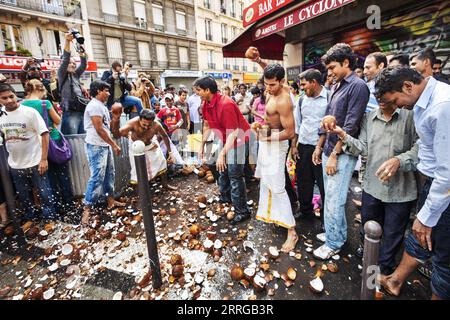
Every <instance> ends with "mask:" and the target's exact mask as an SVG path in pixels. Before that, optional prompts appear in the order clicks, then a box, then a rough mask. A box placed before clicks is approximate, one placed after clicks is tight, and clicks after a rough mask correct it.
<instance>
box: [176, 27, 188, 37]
mask: <svg viewBox="0 0 450 320" xmlns="http://www.w3.org/2000/svg"><path fill="white" fill-rule="evenodd" d="M177 34H179V35H182V36H185V35H186V34H187V32H186V29H178V28H177Z"/></svg>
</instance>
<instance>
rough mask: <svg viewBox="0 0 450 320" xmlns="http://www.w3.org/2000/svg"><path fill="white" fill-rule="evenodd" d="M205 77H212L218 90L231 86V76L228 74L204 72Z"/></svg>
mask: <svg viewBox="0 0 450 320" xmlns="http://www.w3.org/2000/svg"><path fill="white" fill-rule="evenodd" d="M206 75H209V76H211V77H213V78H214V79H215V80H216V82H217V84H218V85H219V88H223V87H224V86H231V79H232V77H233V75H232V74H231V73H229V72H206Z"/></svg>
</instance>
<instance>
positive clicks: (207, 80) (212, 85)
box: [194, 76, 219, 93]
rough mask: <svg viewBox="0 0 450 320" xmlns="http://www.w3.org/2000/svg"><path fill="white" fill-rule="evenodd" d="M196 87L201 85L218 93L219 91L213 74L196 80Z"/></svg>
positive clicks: (201, 87) (203, 88)
mask: <svg viewBox="0 0 450 320" xmlns="http://www.w3.org/2000/svg"><path fill="white" fill-rule="evenodd" d="M194 87H199V88H200V89H202V90H206V89H209V91H211V93H216V92H217V91H219V89H218V88H217V82H216V80H214V79H213V78H212V77H211V76H204V77H201V78H198V79H197V80H195V82H194Z"/></svg>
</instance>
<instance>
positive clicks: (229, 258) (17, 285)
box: [0, 174, 431, 300]
mask: <svg viewBox="0 0 450 320" xmlns="http://www.w3.org/2000/svg"><path fill="white" fill-rule="evenodd" d="M172 184H174V185H176V186H177V187H178V191H171V192H169V191H165V190H162V189H161V188H160V186H159V185H157V184H153V186H152V188H151V189H152V194H153V211H154V214H155V225H156V232H157V240H158V250H159V257H160V263H161V270H162V277H163V286H162V288H160V290H154V289H152V286H151V277H150V274H151V273H150V272H149V260H148V255H147V246H146V242H145V237H144V232H143V222H142V215H141V214H140V212H139V211H138V210H137V208H136V207H137V201H136V198H135V197H133V191H132V190H128V192H127V196H126V197H125V198H124V200H127V203H128V205H129V206H128V207H127V208H126V210H117V209H116V210H113V211H110V212H106V210H104V212H103V213H102V214H100V215H99V217H98V218H97V219H94V221H93V224H92V225H91V227H92V228H81V227H80V226H79V225H77V224H69V223H62V222H58V223H57V224H56V225H55V226H54V227H53V229H52V230H50V229H48V231H49V232H48V233H49V235H48V236H46V237H44V236H41V237H40V238H41V239H38V238H36V239H34V240H29V241H28V245H27V247H26V248H20V249H19V248H17V244H16V243H15V242H14V240H13V238H11V237H8V236H6V235H5V234H4V233H3V232H2V233H1V234H0V250H1V253H0V274H1V277H0V299H16V300H19V299H43V298H44V299H89V300H90V299H113V298H114V299H149V300H160V299H162V300H167V299H177V300H178V299H183V300H188V299H230V300H235V299H244V300H246V299H257V300H270V299H288V300H294V299H298V300H310V299H314V300H315V299H317V300H320V299H338V300H340V299H346V300H357V299H359V297H360V290H361V277H360V272H361V269H362V261H361V259H360V258H358V257H356V256H355V255H354V252H355V251H356V248H357V247H358V242H359V234H358V233H359V228H360V225H359V224H358V223H355V222H354V217H355V214H356V213H358V210H357V208H356V206H355V205H354V204H353V202H352V201H351V200H352V199H358V198H360V195H361V194H360V189H358V187H359V185H358V183H357V182H356V179H355V178H354V180H353V182H352V186H351V188H350V190H349V194H348V201H347V221H348V226H349V228H348V241H347V243H346V245H345V246H344V248H343V250H342V251H341V252H340V253H339V255H338V256H336V257H334V258H335V259H332V261H333V262H334V263H335V265H337V267H338V271H337V272H335V273H332V272H330V271H329V270H328V268H326V267H325V266H324V265H326V264H327V263H329V262H330V261H325V262H321V261H318V260H316V259H314V258H313V256H312V252H310V251H311V249H308V248H313V249H315V248H317V247H318V246H320V245H321V243H320V242H319V241H317V240H316V239H315V235H316V234H317V233H318V232H319V231H320V221H319V219H317V218H314V217H312V218H308V219H304V220H300V221H298V225H297V232H298V234H299V237H300V240H299V242H298V244H297V246H296V249H295V251H294V252H292V253H291V254H284V253H281V252H280V256H279V258H277V259H275V260H274V259H273V258H271V257H270V256H269V255H268V252H269V247H271V246H275V247H277V248H278V249H280V248H281V245H282V244H283V242H284V240H285V237H286V230H285V229H283V228H280V227H277V226H274V225H269V224H265V223H263V222H260V221H257V220H256V219H254V218H253V219H251V220H247V221H245V222H243V223H241V224H238V225H236V226H232V225H230V224H229V222H228V220H227V215H230V211H231V208H229V206H228V207H227V206H226V205H223V204H219V203H218V198H217V196H218V188H217V186H216V184H214V183H211V184H210V183H207V182H206V180H205V178H203V179H199V178H198V177H197V176H196V175H195V174H190V175H189V176H179V177H176V178H174V180H172ZM247 188H248V189H250V193H249V197H248V200H249V201H252V202H253V203H251V202H250V203H251V206H252V208H253V216H254V215H255V214H256V210H257V200H258V199H257V198H258V184H257V183H252V184H250V185H249V186H247ZM199 196H200V198H199ZM201 196H205V198H206V199H201V198H202V197H201ZM198 200H200V201H204V200H206V201H204V202H206V204H205V205H200V204H199V202H198ZM171 208H172V210H171ZM174 209H175V210H174ZM192 225H197V226H198V227H199V228H198V229H199V230H197V231H199V234H198V235H196V236H194V235H193V233H194V234H195V233H196V232H192V231H195V230H191V229H192V228H191V227H192ZM42 229H43V226H40V229H39V231H42ZM194 229H195V228H194ZM44 235H45V233H44ZM44 238H46V239H44ZM207 239H210V240H211V242H210V243H213V244H214V245H215V248H212V250H208V248H209V246H210V243H208V241H206V240H207ZM218 240H220V241H218ZM244 241H247V242H245V243H246V244H248V245H250V246H252V247H253V248H248V247H247V248H246V249H245V250H244V246H243V244H244ZM205 247H206V248H205ZM175 254H179V255H180V256H181V258H182V263H181V266H179V267H177V268H178V269H177V268H175V266H176V265H179V263H178V262H177V263H175V262H174V264H171V261H170V260H171V258H173V256H174V255H175ZM399 258H400V257H399ZM172 262H173V261H172ZM236 265H239V266H240V267H241V268H242V269H246V268H248V267H250V271H251V272H255V273H256V275H257V276H259V279H261V278H262V279H264V280H265V281H263V283H264V282H267V285H266V286H265V288H264V289H263V290H262V291H259V290H258V289H260V287H258V286H256V287H254V285H253V283H252V282H253V281H251V278H249V279H250V280H248V279H243V280H240V281H234V280H233V279H232V278H231V276H230V270H231V268H233V267H234V266H236ZM290 268H291V270H290V272H289V275H290V276H291V280H290V279H289V278H288V275H287V273H288V269H290ZM175 269H177V270H175ZM180 269H181V271H180ZM253 269H255V270H253ZM292 269H294V270H295V271H296V272H295V273H296V274H295V277H294V278H295V279H294V280H292V277H293V274H292ZM319 273H320V278H321V280H322V281H323V284H324V290H323V292H322V293H321V294H316V293H313V292H312V290H311V289H310V288H309V283H310V281H311V280H312V279H313V278H314V277H315V276H316V275H318V274H319ZM430 296H431V292H430V288H429V281H428V280H426V279H425V278H424V277H422V276H421V275H419V274H418V273H417V272H416V273H414V274H413V275H411V277H410V278H409V279H408V281H407V283H406V284H405V286H404V288H403V289H402V292H401V295H400V297H399V298H392V297H389V296H384V297H383V298H384V299H429V297H430Z"/></svg>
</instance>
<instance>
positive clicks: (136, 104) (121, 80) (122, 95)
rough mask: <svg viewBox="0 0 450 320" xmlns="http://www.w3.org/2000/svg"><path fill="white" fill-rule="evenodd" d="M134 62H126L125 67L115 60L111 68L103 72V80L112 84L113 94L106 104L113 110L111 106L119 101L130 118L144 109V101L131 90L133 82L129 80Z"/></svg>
mask: <svg viewBox="0 0 450 320" xmlns="http://www.w3.org/2000/svg"><path fill="white" fill-rule="evenodd" d="M131 67H133V65H132V64H130V63H126V64H125V67H122V64H121V63H120V62H119V61H114V62H113V63H112V65H111V70H108V71H105V72H103V75H102V81H105V82H107V83H108V84H109V85H110V86H111V95H110V96H109V99H108V102H107V104H106V106H107V107H108V109H110V110H111V106H112V105H113V104H114V103H115V102H119V103H121V104H122V106H123V111H124V112H125V113H126V114H128V115H129V118H130V119H132V118H135V117H137V116H139V113H140V112H141V111H142V101H141V99H139V98H136V97H133V96H132V95H131V94H130V92H131V89H132V87H131V83H130V82H129V81H128V72H129V71H130V68H131Z"/></svg>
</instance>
